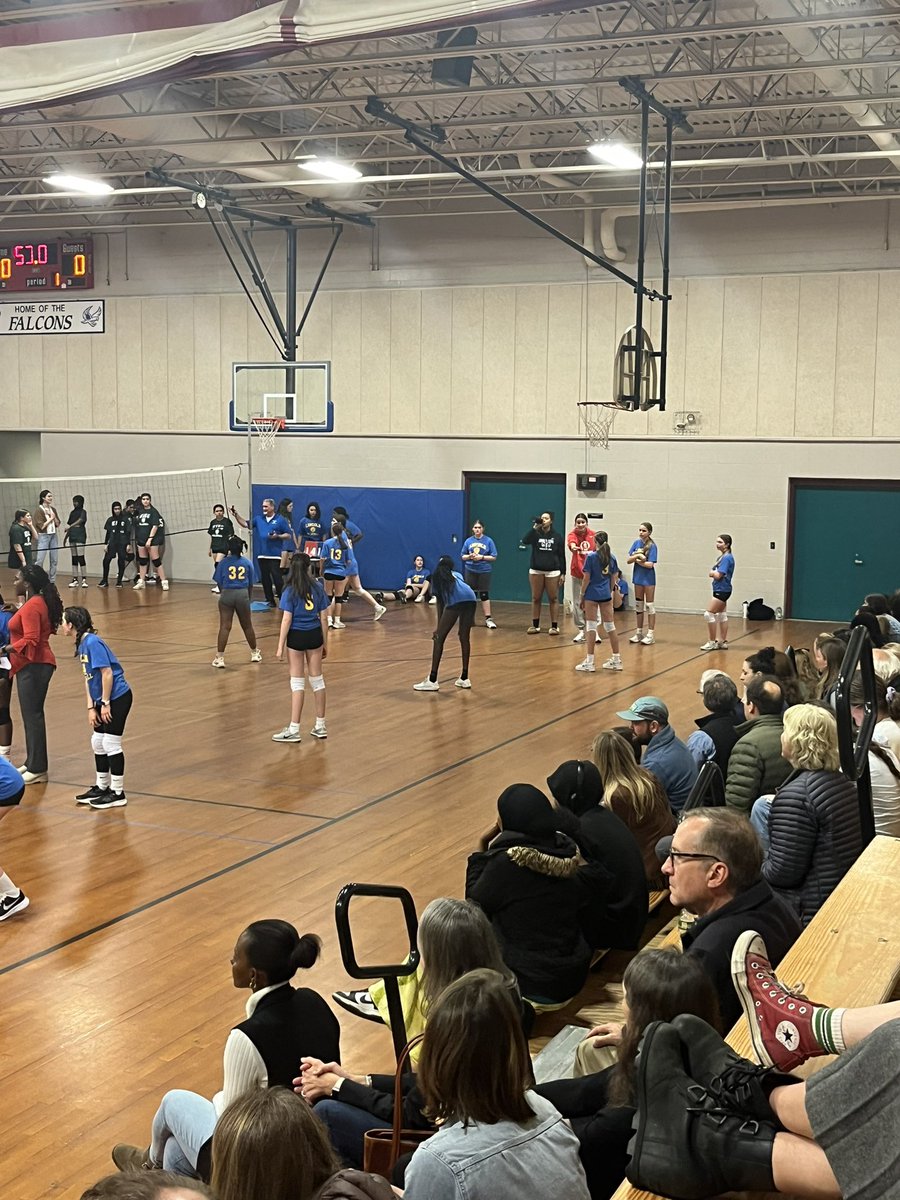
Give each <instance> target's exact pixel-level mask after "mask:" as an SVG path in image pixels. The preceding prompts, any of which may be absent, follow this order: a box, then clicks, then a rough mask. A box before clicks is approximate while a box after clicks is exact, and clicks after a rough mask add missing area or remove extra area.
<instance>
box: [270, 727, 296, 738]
mask: <svg viewBox="0 0 900 1200" xmlns="http://www.w3.org/2000/svg"><path fill="white" fill-rule="evenodd" d="M272 741H273V742H299V741H300V734H299V733H291V727H290V725H285V727H284V729H282V730H279V732H278V733H273V734H272Z"/></svg>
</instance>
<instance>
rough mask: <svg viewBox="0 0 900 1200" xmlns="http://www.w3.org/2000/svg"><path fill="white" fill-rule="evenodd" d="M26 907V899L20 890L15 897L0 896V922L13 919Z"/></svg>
mask: <svg viewBox="0 0 900 1200" xmlns="http://www.w3.org/2000/svg"><path fill="white" fill-rule="evenodd" d="M28 905H29V900H28V897H27V896H26V895H25V893H24V892H23V891H22V889H21V888H20V889H19V893H18V895H17V896H0V921H5V920H6V918H7V917H14V916H15V915H16V913H18V912H24V910H25V909H26V908H27V907H28Z"/></svg>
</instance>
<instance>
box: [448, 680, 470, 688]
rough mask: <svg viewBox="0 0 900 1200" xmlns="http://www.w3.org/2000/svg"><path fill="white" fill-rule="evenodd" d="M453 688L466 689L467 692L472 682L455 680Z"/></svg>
mask: <svg viewBox="0 0 900 1200" xmlns="http://www.w3.org/2000/svg"><path fill="white" fill-rule="evenodd" d="M453 686H454V687H458V688H466V689H467V690H470V689H471V687H472V680H471V679H457V681H456V683H455V684H454V685H453Z"/></svg>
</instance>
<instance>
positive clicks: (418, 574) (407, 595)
mask: <svg viewBox="0 0 900 1200" xmlns="http://www.w3.org/2000/svg"><path fill="white" fill-rule="evenodd" d="M430 581H431V572H430V571H429V570H428V568H427V567H426V566H425V559H424V558H423V557H422V555H421V554H417V555H416V557H415V558H414V559H413V563H412V566H411V567H410V568H409V574H408V575H407V577H406V583H405V584H404V585H403V587H402V588H394V590H393V591H392V592H376V593H375V599H376V600H377V601H378V603H379V604H383V603H384V601H385V600H399V602H400V603H401V604H408V603H409V602H410V600H413V601H414V602H415V603H416V604H421V603H422V601H423V600H427V599H428V590H429V588H430V586H431V583H430Z"/></svg>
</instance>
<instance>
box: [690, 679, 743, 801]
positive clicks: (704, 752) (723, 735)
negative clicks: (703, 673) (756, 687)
mask: <svg viewBox="0 0 900 1200" xmlns="http://www.w3.org/2000/svg"><path fill="white" fill-rule="evenodd" d="M703 704H704V706H705V708H706V709H707V711H708V714H709V715H708V716H705V717H697V719H696V720H695V721H694V724H695V725H696V726H697V731H696V733H692V734H691V736H690V737H689V738H688V740H687V748H688V750H690V752H691V754H692V755H693V756H694V761H695V762H696V764H697V766H698V767H702V766H703V764H704V763H705V762H709V761H710V760H712V761H713V762H714V763H715V764H716V765H717V766H718V768H719V770H720V771H721V772H722V778H723V779H724V778H725V776H726V774H727V773H728V759H729V758H730V757H731V751H732V749H733V747H734V744H735V742H736V741H737V740H738V737H739V736H740V735H739V734H738V726H739V725H743V723H744V720H745V717H744V711H743V707H741V711H740V713H738V694H737V687H736V686H735V684H734V681H733V680H732V679H729V677H728V676H727V675H722V674H720V673H719V672H718V671H717V672H715V673H714V674H713V676H712V678H711V679H708V680H707V681H706V683H705V684H704V685H703Z"/></svg>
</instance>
